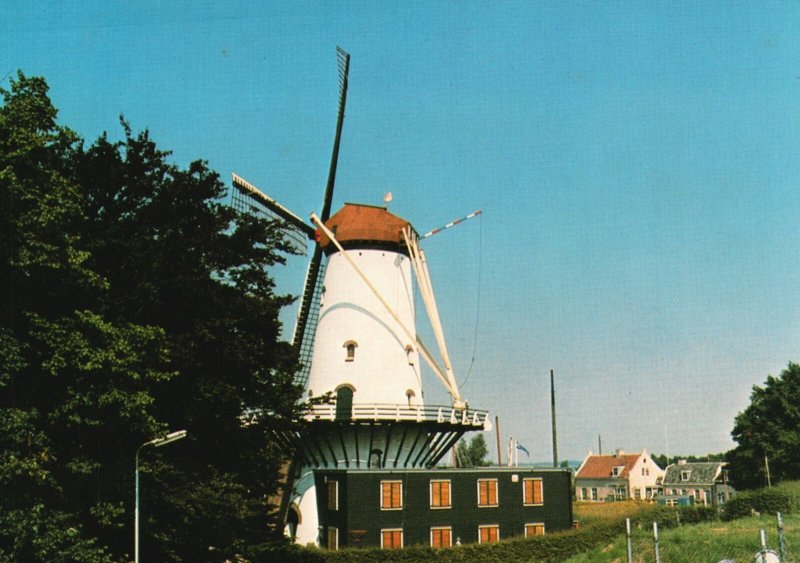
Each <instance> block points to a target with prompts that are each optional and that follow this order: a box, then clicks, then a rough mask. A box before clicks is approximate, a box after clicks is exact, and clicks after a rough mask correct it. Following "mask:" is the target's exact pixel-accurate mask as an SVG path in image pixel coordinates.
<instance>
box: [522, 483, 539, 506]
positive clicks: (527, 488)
mask: <svg viewBox="0 0 800 563" xmlns="http://www.w3.org/2000/svg"><path fill="white" fill-rule="evenodd" d="M522 499H523V500H522V504H524V505H525V506H534V505H538V504H542V503H543V500H544V492H543V490H542V480H541V479H535V478H528V479H523V480H522Z"/></svg>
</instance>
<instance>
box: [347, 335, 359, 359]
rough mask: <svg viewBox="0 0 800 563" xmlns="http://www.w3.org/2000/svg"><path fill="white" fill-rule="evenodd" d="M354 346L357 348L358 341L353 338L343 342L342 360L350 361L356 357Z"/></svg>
mask: <svg viewBox="0 0 800 563" xmlns="http://www.w3.org/2000/svg"><path fill="white" fill-rule="evenodd" d="M356 348H358V342H356V341H355V340H348V341H347V342H345V343H344V350H345V353H344V361H345V362H352V361H353V360H355V359H356Z"/></svg>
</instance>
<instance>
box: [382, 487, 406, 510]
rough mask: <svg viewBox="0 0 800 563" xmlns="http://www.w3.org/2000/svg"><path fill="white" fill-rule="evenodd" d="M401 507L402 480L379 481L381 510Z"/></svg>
mask: <svg viewBox="0 0 800 563" xmlns="http://www.w3.org/2000/svg"><path fill="white" fill-rule="evenodd" d="M402 508H403V482H402V481H381V510H401V509H402Z"/></svg>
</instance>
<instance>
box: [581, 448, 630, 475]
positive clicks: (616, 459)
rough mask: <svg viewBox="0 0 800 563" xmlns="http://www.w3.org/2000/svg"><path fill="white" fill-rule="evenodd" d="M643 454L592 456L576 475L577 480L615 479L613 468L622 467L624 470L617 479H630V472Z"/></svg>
mask: <svg viewBox="0 0 800 563" xmlns="http://www.w3.org/2000/svg"><path fill="white" fill-rule="evenodd" d="M641 455H642V454H620V455H618V456H617V455H590V456H589V457H588V458H586V461H585V462H584V463H583V465H582V466H581V468H580V471H578V473H577V474H576V475H575V477H576V478H577V479H608V478H609V477H613V476H614V475H613V471H612V470H613V468H614V467H618V466H622V467H624V469H623V470H622V471H620V472H619V475H617V477H621V478H623V479H627V478H628V474H629V473H630V470H631V469H632V468H633V466H634V464H635V463H636V461H637V460H638V459H639V457H640V456H641Z"/></svg>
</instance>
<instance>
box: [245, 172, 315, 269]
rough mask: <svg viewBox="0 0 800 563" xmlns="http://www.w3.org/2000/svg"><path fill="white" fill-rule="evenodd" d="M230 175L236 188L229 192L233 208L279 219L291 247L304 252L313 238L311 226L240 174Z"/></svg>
mask: <svg viewBox="0 0 800 563" xmlns="http://www.w3.org/2000/svg"><path fill="white" fill-rule="evenodd" d="M232 177H233V187H234V188H236V189H235V190H234V191H233V192H232V194H231V204H232V206H233V208H234V209H236V210H238V211H241V212H243V213H250V214H255V215H258V216H261V217H264V218H266V219H271V220H276V219H277V220H280V221H281V223H282V224H283V227H284V228H283V233H284V236H285V237H286V239H287V240H288V241H289V242H290V244H291V245H292V247H293V248H294V249H295V250H296V251H297V252H299V253H301V254H306V251H307V249H308V241H309V240H314V236H315V231H314V229H313V227H311V226H310V225H309V224H308V223H306V222H305V221H303V220H302V219H300V217H298V216H297V215H295V214H294V213H292V212H291V211H289V210H288V209H286V208H285V207H284V206H282V205H281V204H280V203H278V202H277V201H275V200H274V199H272V198H271V197H269V196H268V195H266V194H265V193H264V192H262V191H261V190H259V189H258V188H257V187H255V186H254V185H253V184H251V183H250V182H248V181H247V180H245V179H244V178H242V177H241V176H239V175H237V174H232Z"/></svg>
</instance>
